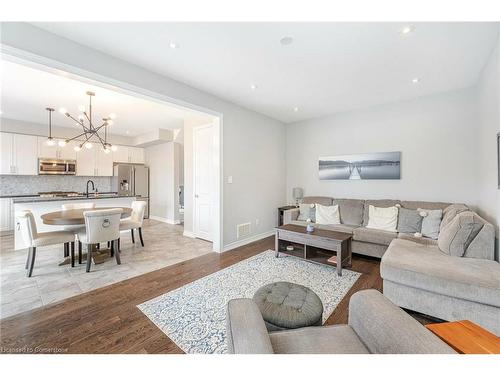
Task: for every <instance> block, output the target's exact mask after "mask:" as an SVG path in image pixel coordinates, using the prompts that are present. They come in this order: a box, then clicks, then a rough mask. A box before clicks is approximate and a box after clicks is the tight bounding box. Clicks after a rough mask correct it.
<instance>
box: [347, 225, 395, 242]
mask: <svg viewBox="0 0 500 375" xmlns="http://www.w3.org/2000/svg"><path fill="white" fill-rule="evenodd" d="M353 233H354V236H353V239H354V240H355V241H362V242H370V243H375V244H379V245H389V244H390V243H391V241H392V240H393V239H395V238H397V236H398V234H397V232H388V231H385V230H379V229H370V228H365V227H359V228H356V229H354V231H353Z"/></svg>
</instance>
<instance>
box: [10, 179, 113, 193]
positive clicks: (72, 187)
mask: <svg viewBox="0 0 500 375" xmlns="http://www.w3.org/2000/svg"><path fill="white" fill-rule="evenodd" d="M88 180H92V181H94V184H95V187H96V188H97V189H98V190H99V191H100V192H108V191H112V189H113V187H112V186H113V185H112V181H113V177H81V176H11V175H0V195H26V194H37V193H39V192H42V191H76V192H84V191H85V188H86V184H87V181H88Z"/></svg>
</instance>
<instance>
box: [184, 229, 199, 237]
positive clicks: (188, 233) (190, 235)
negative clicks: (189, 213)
mask: <svg viewBox="0 0 500 375" xmlns="http://www.w3.org/2000/svg"><path fill="white" fill-rule="evenodd" d="M182 235H183V236H186V237H189V238H196V236H195V235H194V233H193V232H190V231H188V230H185V231H184V232H183V233H182Z"/></svg>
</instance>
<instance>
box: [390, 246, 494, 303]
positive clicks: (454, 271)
mask: <svg viewBox="0 0 500 375" xmlns="http://www.w3.org/2000/svg"><path fill="white" fill-rule="evenodd" d="M380 275H381V276H382V278H383V279H384V280H389V281H392V282H394V283H398V284H401V285H409V286H412V287H413V288H418V289H422V290H427V291H429V292H433V293H438V294H443V295H446V296H450V297H455V298H461V299H464V300H469V301H473V302H478V303H485V304H489V305H492V306H497V307H500V263H498V262H495V261H491V260H485V259H474V258H459V257H452V256H449V255H446V254H443V253H442V252H441V251H440V250H439V248H438V247H437V246H428V245H422V244H418V243H415V242H410V241H406V240H402V239H396V240H394V241H392V242H391V244H390V245H389V248H388V249H387V251H386V252H385V254H384V256H383V257H382V261H381V262H380Z"/></svg>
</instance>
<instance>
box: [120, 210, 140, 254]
mask: <svg viewBox="0 0 500 375" xmlns="http://www.w3.org/2000/svg"><path fill="white" fill-rule="evenodd" d="M145 210H146V202H144V201H133V202H132V214H131V215H130V217H129V218H127V219H123V220H122V221H120V231H125V230H130V234H131V236H132V243H135V238H134V229H137V231H138V232H139V239H140V240H141V245H142V247H144V240H143V239H142V222H143V221H144V211H145Z"/></svg>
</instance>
